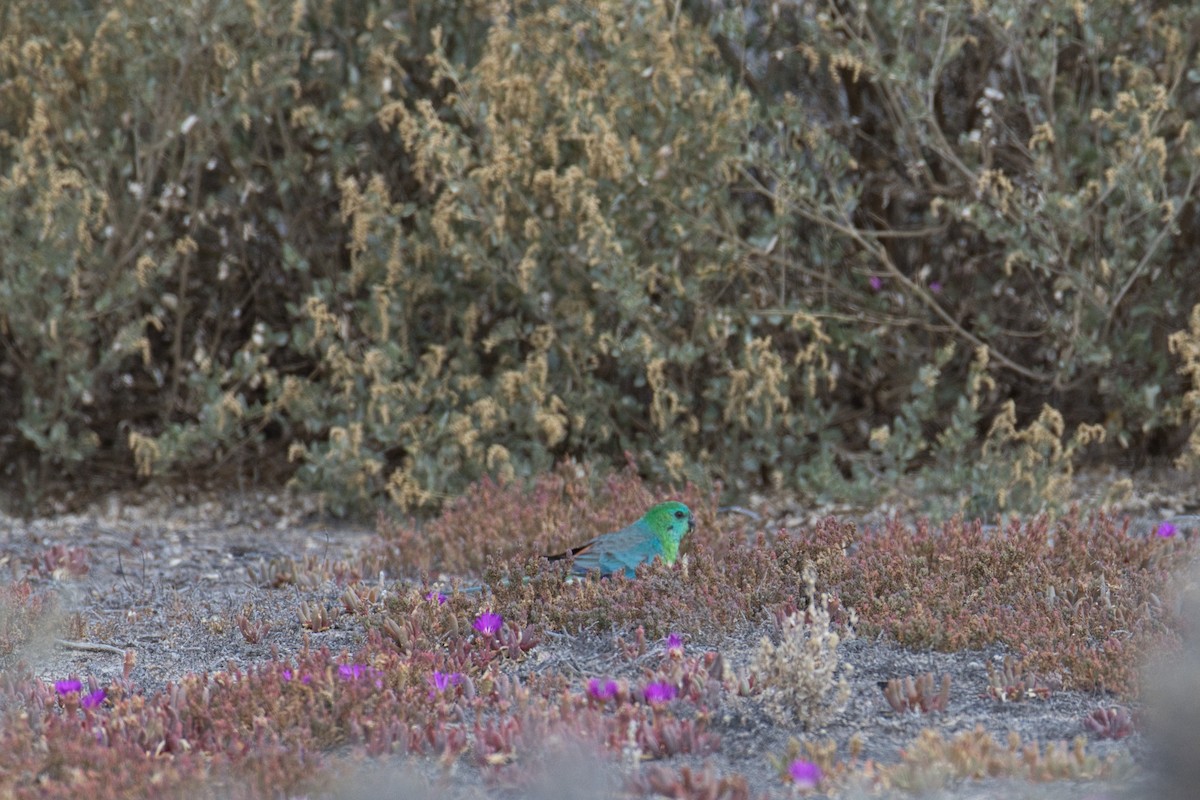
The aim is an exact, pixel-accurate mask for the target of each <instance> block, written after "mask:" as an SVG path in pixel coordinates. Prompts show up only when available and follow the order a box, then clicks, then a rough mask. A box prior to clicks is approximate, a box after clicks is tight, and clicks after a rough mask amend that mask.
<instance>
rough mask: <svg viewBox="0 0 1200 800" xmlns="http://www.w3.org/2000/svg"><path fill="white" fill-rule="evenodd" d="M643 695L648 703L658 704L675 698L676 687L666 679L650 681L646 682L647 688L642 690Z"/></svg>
mask: <svg viewBox="0 0 1200 800" xmlns="http://www.w3.org/2000/svg"><path fill="white" fill-rule="evenodd" d="M642 696H643V697H645V698H646V702H647V703H649V704H650V705H652V706H656V705H659V704H661V703H667V702H670V701H671V700H674V699H675V687H674V686H673V685H671V684H669V683H667V682H666V681H656V682H654V683H648V684H646V688H645V689H643V690H642Z"/></svg>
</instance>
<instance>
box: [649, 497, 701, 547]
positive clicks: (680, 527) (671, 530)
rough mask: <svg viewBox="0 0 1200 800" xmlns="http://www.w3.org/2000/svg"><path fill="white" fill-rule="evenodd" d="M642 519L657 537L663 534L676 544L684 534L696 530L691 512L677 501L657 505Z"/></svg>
mask: <svg viewBox="0 0 1200 800" xmlns="http://www.w3.org/2000/svg"><path fill="white" fill-rule="evenodd" d="M643 519H645V520H646V523H647V524H649V525H650V527H651V528H652V529H653V530H654V532H655V533H657V534H658V535H659V536H662V535H664V534H666V535H668V536H670V537H671V539H672V540H673V541H674V542H675V543H676V544H678V543H679V540H680V539H682V538H683V537H684V535H685V534H688V533H691V532H692V531H694V530H695V529H696V520H695V518H693V517H692V510H691V509H690V508H688V507H687V506H685V505H684V504H683V503H680V502H679V501H677V500H671V501H669V502H666V503H659V504H658V505H656V506H654V507H653V508H651V509H650V510H649V511H647V512H646V516H645V517H643Z"/></svg>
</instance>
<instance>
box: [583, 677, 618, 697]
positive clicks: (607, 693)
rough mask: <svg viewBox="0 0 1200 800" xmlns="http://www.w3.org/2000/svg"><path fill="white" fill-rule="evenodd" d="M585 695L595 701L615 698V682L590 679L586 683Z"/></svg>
mask: <svg viewBox="0 0 1200 800" xmlns="http://www.w3.org/2000/svg"><path fill="white" fill-rule="evenodd" d="M587 693H588V694H590V695H591V696H592V697H594V698H596V699H597V700H609V699H611V698H613V697H616V696H617V682H616V681H614V680H606V681H601V680H600V679H599V678H592V679H591V680H589V681H588V682H587Z"/></svg>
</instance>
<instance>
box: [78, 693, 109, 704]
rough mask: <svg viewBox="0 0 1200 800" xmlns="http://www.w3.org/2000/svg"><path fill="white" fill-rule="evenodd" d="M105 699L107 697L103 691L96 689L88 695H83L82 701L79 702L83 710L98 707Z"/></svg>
mask: <svg viewBox="0 0 1200 800" xmlns="http://www.w3.org/2000/svg"><path fill="white" fill-rule="evenodd" d="M105 697H107V695H106V694H104V690H103V689H97V690H96V691H94V692H89V693H88V694H85V695H84V696H83V700H81V701H80V703H81V704H82V705H83V707H84V708H95V707H96V706H98V705H100V704H101V703H103V702H104V698H105Z"/></svg>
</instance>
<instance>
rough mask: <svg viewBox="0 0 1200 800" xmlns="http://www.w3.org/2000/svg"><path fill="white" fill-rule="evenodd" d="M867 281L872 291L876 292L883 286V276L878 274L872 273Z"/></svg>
mask: <svg viewBox="0 0 1200 800" xmlns="http://www.w3.org/2000/svg"><path fill="white" fill-rule="evenodd" d="M867 283H869V284H871V289H872V291H876V292H878V291H879V290H880V289H882V288H883V278H881V277H879V276H878V275H872V276H871V278H870V280H868V281H867Z"/></svg>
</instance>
